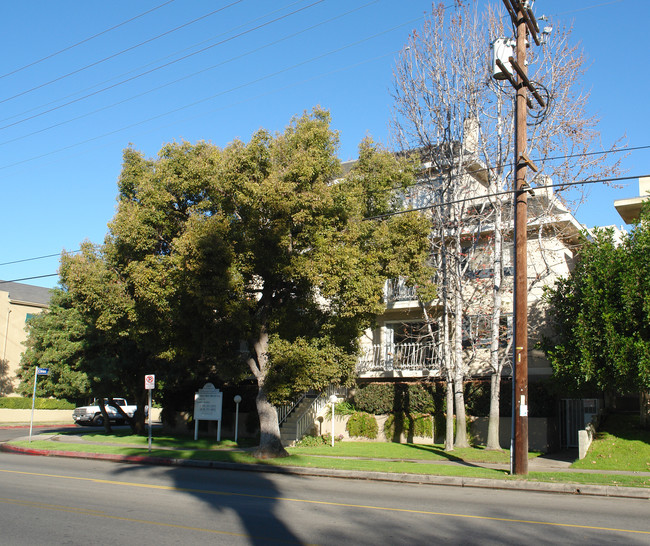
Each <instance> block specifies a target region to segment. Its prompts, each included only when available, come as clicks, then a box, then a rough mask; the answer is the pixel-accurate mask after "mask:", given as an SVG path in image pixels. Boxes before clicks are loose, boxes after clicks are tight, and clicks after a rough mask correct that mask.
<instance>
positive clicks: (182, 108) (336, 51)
mask: <svg viewBox="0 0 650 546" xmlns="http://www.w3.org/2000/svg"><path fill="white" fill-rule="evenodd" d="M319 1H323V0H319ZM308 7H309V6H308ZM421 18H422V17H417V18H416V19H412V20H410V21H406V22H404V23H401V24H399V25H396V26H394V27H391V28H389V29H387V30H384V31H382V32H379V33H377V34H373V35H371V36H368V37H366V38H363V39H361V40H357V41H356V42H352V43H350V44H347V45H345V46H341V47H339V48H336V49H334V50H331V51H329V52H327V53H323V54H321V55H318V56H316V57H312V58H310V59H307V60H305V61H302V62H299V63H296V64H293V65H291V66H289V67H286V68H283V69H281V70H278V71H276V72H272V73H270V74H266V75H265V76H261V77H259V78H256V79H254V80H250V81H248V82H245V83H243V84H240V85H237V86H235V87H231V88H229V89H227V90H224V91H220V92H219V93H215V94H214V95H210V96H208V97H204V98H202V99H199V100H196V101H194V102H192V103H189V104H185V105H183V106H180V107H178V108H175V109H173V110H168V111H167V112H163V113H161V114H157V115H155V116H152V117H150V118H147V119H144V120H141V121H138V122H135V123H132V124H129V125H126V126H123V127H120V128H119V129H115V130H113V131H109V132H107V133H103V134H101V135H97V136H95V137H91V138H88V139H85V140H83V141H80V142H76V143H74V144H70V145H68V146H64V147H62V148H58V149H56V150H52V151H50V152H46V153H43V154H40V155H38V156H34V157H30V158H27V159H23V160H20V161H17V162H14V163H10V164H8V165H2V166H0V170H4V169H8V168H11V167H15V166H17V165H22V164H23V163H28V162H30V161H35V160H37V159H41V158H43V157H47V156H50V155H53V154H56V153H59V152H63V151H66V150H69V149H71V148H76V147H78V146H81V145H83V144H87V143H89V142H93V141H95V140H99V139H101V138H104V137H107V136H111V135H114V134H116V133H119V132H121V131H125V130H127V129H132V128H133V127H137V126H138V125H143V124H145V123H148V122H150V121H153V120H156V119H159V118H161V117H165V116H168V115H171V114H174V113H176V112H180V111H182V110H186V109H187V108H191V107H192V106H196V105H198V104H201V103H204V102H207V101H209V100H212V99H215V98H217V97H220V96H222V95H225V94H227V93H232V92H234V91H238V90H240V89H242V88H244V87H247V86H250V85H253V84H256V83H259V82H261V81H264V80H266V79H269V78H272V77H274V76H277V75H279V74H283V73H285V72H288V71H290V70H292V69H294V68H297V67H300V66H304V65H306V64H308V63H310V62H314V61H316V60H319V59H322V58H323V57H326V56H328V55H332V54H334V53H338V52H340V51H343V50H345V49H348V48H350V47H353V46H356V45H359V44H361V43H363V42H366V41H368V40H371V39H374V38H377V37H379V36H382V35H383V34H387V33H388V32H392V31H393V30H396V29H398V28H400V27H403V26H406V25H409V24H412V23H413V22H415V21H419V20H420V19H421ZM391 53H395V52H391ZM373 60H374V59H373ZM358 65H359V63H356V64H354V65H351V66H358ZM348 68H349V67H348ZM286 87H287V86H285V88H286ZM2 144H5V143H2Z"/></svg>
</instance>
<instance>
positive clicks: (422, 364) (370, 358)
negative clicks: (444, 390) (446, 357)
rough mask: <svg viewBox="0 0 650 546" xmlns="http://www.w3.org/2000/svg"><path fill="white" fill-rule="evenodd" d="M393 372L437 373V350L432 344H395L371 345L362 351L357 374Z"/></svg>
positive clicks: (438, 366)
mask: <svg viewBox="0 0 650 546" xmlns="http://www.w3.org/2000/svg"><path fill="white" fill-rule="evenodd" d="M395 370H410V371H420V370H428V371H429V372H431V371H439V370H440V364H439V362H438V349H437V347H436V345H435V344H434V343H395V344H389V345H379V344H378V345H372V346H371V347H365V348H364V349H363V350H362V353H361V356H360V357H359V360H358V361H357V372H358V373H364V372H377V371H379V372H383V371H395Z"/></svg>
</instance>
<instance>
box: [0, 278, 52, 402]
mask: <svg viewBox="0 0 650 546" xmlns="http://www.w3.org/2000/svg"><path fill="white" fill-rule="evenodd" d="M49 302H50V289H49V288H42V287H40V286H32V285H29V284H21V283H15V282H4V281H0V332H1V335H2V344H1V345H0V347H1V350H2V353H0V396H6V395H10V394H13V393H15V391H16V388H17V387H18V378H17V376H16V371H17V370H18V368H19V366H20V357H21V354H22V353H23V351H24V350H25V346H24V345H23V343H24V341H25V340H26V339H27V332H26V330H25V326H26V322H27V320H29V318H30V317H31V316H33V315H35V314H38V313H42V312H43V311H44V310H45V309H47V308H48V305H49Z"/></svg>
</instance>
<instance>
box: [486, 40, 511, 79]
mask: <svg viewBox="0 0 650 546" xmlns="http://www.w3.org/2000/svg"><path fill="white" fill-rule="evenodd" d="M515 45H516V42H515V41H514V40H513V39H512V38H497V39H496V40H494V42H492V46H491V47H492V77H493V78H494V79H495V80H507V79H508V76H507V75H506V74H505V73H504V72H503V70H501V69H500V68H499V66H498V65H497V60H499V61H501V62H502V63H503V66H505V67H506V70H507V72H508V74H509V75H510V76H512V75H513V72H512V65H511V64H510V61H509V60H508V59H509V58H510V57H514V56H515Z"/></svg>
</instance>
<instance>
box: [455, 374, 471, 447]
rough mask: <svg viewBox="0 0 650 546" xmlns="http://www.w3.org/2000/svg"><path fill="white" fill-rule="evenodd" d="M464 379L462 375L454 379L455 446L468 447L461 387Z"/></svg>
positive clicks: (463, 396) (463, 397) (463, 398)
mask: <svg viewBox="0 0 650 546" xmlns="http://www.w3.org/2000/svg"><path fill="white" fill-rule="evenodd" d="M464 386H465V381H463V379H462V377H461V378H457V379H455V380H454V403H455V406H456V441H455V442H454V445H455V446H456V447H469V441H468V439H467V417H466V415H465V395H464V393H463V387H464Z"/></svg>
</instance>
